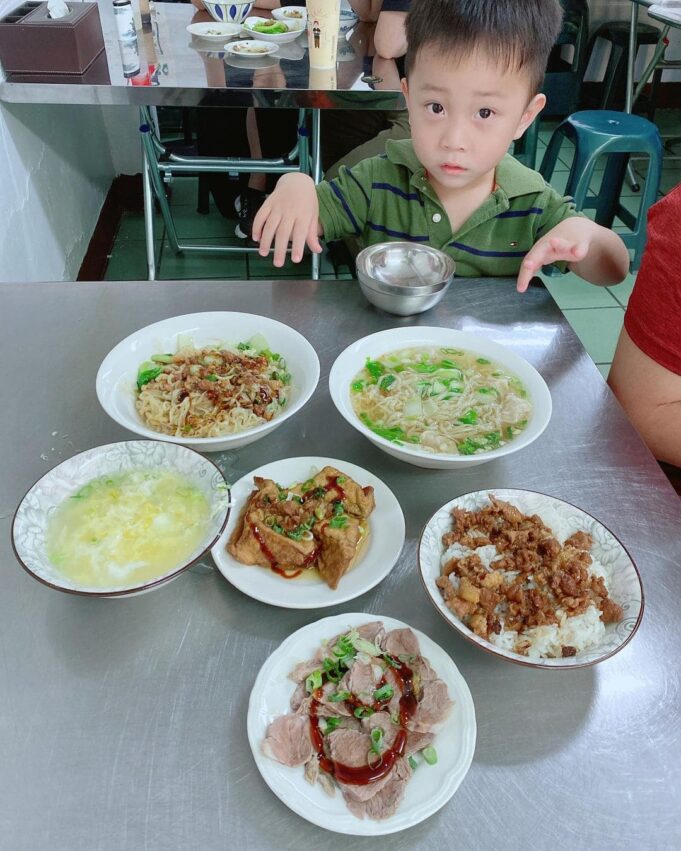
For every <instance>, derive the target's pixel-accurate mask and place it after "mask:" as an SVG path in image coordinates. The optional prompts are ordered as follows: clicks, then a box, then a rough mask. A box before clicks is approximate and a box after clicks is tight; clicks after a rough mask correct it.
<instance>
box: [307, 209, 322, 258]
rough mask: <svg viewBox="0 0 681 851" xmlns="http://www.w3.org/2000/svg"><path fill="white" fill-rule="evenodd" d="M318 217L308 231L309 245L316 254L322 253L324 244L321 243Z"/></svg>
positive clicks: (311, 223) (313, 220)
mask: <svg viewBox="0 0 681 851" xmlns="http://www.w3.org/2000/svg"><path fill="white" fill-rule="evenodd" d="M317 226H318V222H317V217H316V216H315V217H314V218H313V219H312V221H311V222H310V227H309V228H308V230H307V244H308V245H309V246H310V251H314V253H315V254H321V253H322V244H321V242H320V241H319V234H318V233H317Z"/></svg>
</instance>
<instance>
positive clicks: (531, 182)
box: [385, 139, 546, 198]
mask: <svg viewBox="0 0 681 851" xmlns="http://www.w3.org/2000/svg"><path fill="white" fill-rule="evenodd" d="M385 152H386V155H387V157H388V159H389V160H390V162H391V163H394V164H395V165H401V166H405V168H407V169H408V170H409V171H410V172H411V175H412V177H411V180H410V183H416V185H418V183H417V181H419V180H420V179H421V178H423V177H424V176H425V169H424V167H423V166H422V165H421V163H420V162H419V160H418V157H417V156H416V154H415V153H414V147H413V145H412V143H411V139H401V140H399V141H395V140H390V141H389V142H388V143H387V144H386V147H385ZM495 182H496V187H495V190H494V191H495V193H496V192H502V193H503V194H504V195H505V196H506V198H517V197H519V196H521V195H532V194H534V193H536V192H542V191H543V190H544V189H545V188H546V182H545V181H544V178H543V177H542V176H541V174H539V172H536V171H534V170H533V169H531V168H527V167H526V166H524V165H522V164H521V163H519V162H518V160H516V159H515V157H512V156H511V155H510V154H506V155H505V156H504V158H503V159H502V160H501V162H500V163H499V165H498V166H497V169H496V174H495Z"/></svg>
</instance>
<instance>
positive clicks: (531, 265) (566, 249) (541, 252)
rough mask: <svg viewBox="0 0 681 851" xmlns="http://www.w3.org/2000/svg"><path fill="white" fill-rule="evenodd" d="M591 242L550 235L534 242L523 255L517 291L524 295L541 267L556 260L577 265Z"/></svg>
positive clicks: (587, 251)
mask: <svg viewBox="0 0 681 851" xmlns="http://www.w3.org/2000/svg"><path fill="white" fill-rule="evenodd" d="M590 247H591V240H589V239H579V240H574V239H564V238H563V237H560V236H551V235H550V233H549V234H547V235H546V236H545V237H543V238H542V239H540V240H539V241H538V242H536V243H535V244H534V245H533V246H532V248H531V249H530V250H529V251H528V252H527V254H526V255H525V259H524V260H523V262H522V265H521V267H520V272H519V273H518V283H517V287H516V288H517V290H518V292H519V293H524V292H525V290H526V289H527V288H528V286H529V284H530V281H531V280H532V277H533V275H536V273H537V272H538V271H539V270H540V269H541V267H542V266H550V265H551V263H556V262H557V261H558V260H566V261H567V262H568V263H578V262H579V261H580V260H583V259H584V258H585V257H586V255H587V254H588V253H589V248H590Z"/></svg>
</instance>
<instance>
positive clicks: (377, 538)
mask: <svg viewBox="0 0 681 851" xmlns="http://www.w3.org/2000/svg"><path fill="white" fill-rule="evenodd" d="M231 495H232V511H231V513H230V518H229V521H228V524H227V526H226V527H225V531H224V533H223V535H222V537H221V538H220V540H219V541H218V542H217V544H216V545H215V546H214V547H213V550H212V555H213V559H214V561H215V563H216V564H217V566H218V569H219V570H220V572H221V573H222V574H223V576H224V577H225V578H226V579H228V580H229V582H231V583H232V585H235V586H236V587H237V588H238V589H239V590H240V591H243V593H244V594H248V595H249V596H250V597H253V598H255V599H256V600H260V601H262V602H264V603H269V604H270V605H273V606H282V607H285V608H293V609H311V608H315V609H316V608H320V607H324V606H335V605H337V604H338V603H343V602H345V601H347V600H352V599H353V598H354V597H357V596H359V595H360V594H364V593H365V592H366V591H368V590H369V589H370V588H373V587H374V586H375V585H377V584H378V583H379V582H380V581H381V580H382V579H384V578H385V577H386V576H387V575H388V573H389V572H390V571H391V570H392V568H393V566H394V564H395V562H396V561H397V559H398V558H399V555H400V553H401V552H402V546H403V544H404V534H405V531H404V530H405V526H404V515H403V514H402V509H401V508H400V504H399V502H398V501H397V499H396V498H395V495H394V494H393V493H392V491H391V490H390V489H389V488H388V487H387V485H386V484H384V482H382V481H381V480H380V479H379V478H378V477H377V476H375V475H374V474H373V473H370V472H369V471H368V470H364V469H362V468H361V467H358V466H356V465H355V464H350V463H348V462H346V461H338V460H336V459H335V458H321V457H318V456H308V457H301V458H286V459H283V460H281V461H274V462H272V463H270V464H265V465H264V466H262V467H259V468H258V469H257V470H253V472H251V473H249V474H248V475H246V476H243V477H242V478H241V479H239V481H238V482H236V483H235V484H234V486H233V487H232V489H231Z"/></svg>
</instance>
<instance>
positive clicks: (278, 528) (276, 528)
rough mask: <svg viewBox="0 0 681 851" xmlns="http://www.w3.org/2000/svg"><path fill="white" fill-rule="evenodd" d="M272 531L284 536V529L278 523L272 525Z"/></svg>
mask: <svg viewBox="0 0 681 851" xmlns="http://www.w3.org/2000/svg"><path fill="white" fill-rule="evenodd" d="M272 531H273V532H276V533H277V534H278V535H283V534H284V527H283V526H280V525H279V524H278V523H273V524H272Z"/></svg>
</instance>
